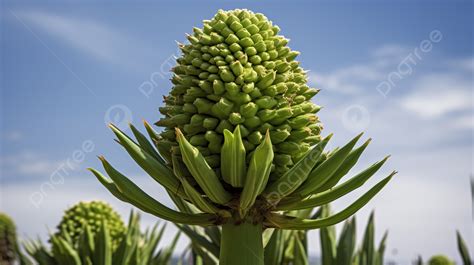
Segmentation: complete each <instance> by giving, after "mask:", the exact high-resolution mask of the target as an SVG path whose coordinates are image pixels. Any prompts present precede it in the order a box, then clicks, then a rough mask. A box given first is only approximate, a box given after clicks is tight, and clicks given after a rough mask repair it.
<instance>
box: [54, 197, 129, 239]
mask: <svg viewBox="0 0 474 265" xmlns="http://www.w3.org/2000/svg"><path fill="white" fill-rule="evenodd" d="M103 222H107V226H108V228H109V231H110V237H111V239H112V244H113V246H117V245H118V243H120V242H118V239H120V238H121V237H122V235H123V234H124V233H125V230H126V229H125V225H124V223H123V221H122V218H121V217H120V216H119V214H118V213H117V212H116V211H115V210H114V209H112V207H111V206H110V205H109V204H107V203H105V202H101V201H91V202H80V203H78V204H76V205H74V206H73V207H71V208H69V209H68V210H66V211H65V212H64V215H63V217H62V220H61V222H60V223H59V224H58V226H57V229H58V232H57V235H65V234H67V235H68V236H69V237H70V238H71V240H72V242H74V243H75V242H77V241H78V240H79V236H80V234H81V233H82V231H83V230H84V225H85V224H87V225H88V226H89V228H90V230H91V232H92V234H96V233H97V232H98V231H99V230H100V228H101V227H102V223H103Z"/></svg>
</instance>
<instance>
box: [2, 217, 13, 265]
mask: <svg viewBox="0 0 474 265" xmlns="http://www.w3.org/2000/svg"><path fill="white" fill-rule="evenodd" d="M16 246H17V238H16V227H15V223H14V222H13V220H12V219H11V218H10V217H9V216H8V215H6V214H4V213H0V264H13V261H14V260H15V257H16V254H15V252H16Z"/></svg>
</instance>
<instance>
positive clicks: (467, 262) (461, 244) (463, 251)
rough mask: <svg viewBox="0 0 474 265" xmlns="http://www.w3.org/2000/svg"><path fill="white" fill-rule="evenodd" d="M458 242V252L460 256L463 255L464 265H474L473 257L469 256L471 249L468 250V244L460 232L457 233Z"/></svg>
mask: <svg viewBox="0 0 474 265" xmlns="http://www.w3.org/2000/svg"><path fill="white" fill-rule="evenodd" d="M456 240H457V243H458V250H459V254H460V255H461V259H462V262H463V265H472V259H471V255H470V254H469V249H468V248H467V244H466V242H465V241H464V239H463V238H462V236H461V233H459V231H456Z"/></svg>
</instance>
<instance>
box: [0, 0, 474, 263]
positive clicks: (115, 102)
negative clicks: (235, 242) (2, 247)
mask: <svg viewBox="0 0 474 265" xmlns="http://www.w3.org/2000/svg"><path fill="white" fill-rule="evenodd" d="M220 8H221V9H232V8H248V9H251V10H254V11H257V12H262V13H264V14H266V15H267V17H269V18H270V19H271V20H272V21H273V22H274V23H275V24H277V25H279V26H280V28H281V29H282V31H281V33H282V34H283V35H285V36H287V37H288V38H290V39H291V41H290V44H289V45H290V47H291V48H292V49H295V50H298V51H300V52H301V55H300V57H299V60H300V61H301V63H302V66H303V67H304V68H305V69H307V70H309V71H310V72H309V75H310V83H311V85H313V86H315V87H318V88H321V89H322V92H321V93H320V94H318V96H316V97H315V99H314V100H315V102H317V103H318V104H319V105H322V106H324V108H323V110H322V111H321V112H320V114H321V115H320V116H321V120H322V121H323V123H324V124H325V130H324V131H325V132H324V133H325V134H329V133H330V132H335V137H334V138H333V139H334V143H333V144H332V146H331V147H336V146H337V145H338V144H341V143H343V142H344V141H347V140H348V139H349V138H350V137H351V136H353V135H355V134H356V133H358V132H360V131H366V136H365V137H371V138H373V142H372V144H371V146H370V147H369V149H368V150H367V151H366V155H365V157H364V159H362V161H361V163H360V166H359V168H356V170H359V169H361V168H362V167H363V166H364V165H368V164H369V163H371V162H373V161H375V160H377V159H379V158H381V157H383V156H384V155H386V154H391V155H392V158H391V161H390V162H389V163H388V164H387V166H386V167H385V171H383V172H381V174H380V175H378V176H377V177H378V178H380V177H382V176H383V175H384V174H386V173H388V172H389V171H391V170H393V169H396V170H398V171H399V172H400V173H399V175H398V176H397V177H396V178H395V179H394V180H393V181H392V183H390V185H389V186H388V187H387V188H386V190H384V191H383V192H382V193H381V194H380V196H378V197H377V198H376V199H375V200H374V201H373V202H372V203H370V204H369V205H368V206H367V207H366V208H365V209H364V210H363V211H361V212H360V214H358V218H359V224H360V225H362V224H363V223H364V222H365V219H366V216H367V215H368V213H369V212H370V211H371V210H372V209H375V210H376V217H377V219H376V220H377V229H378V232H379V236H380V235H381V233H382V231H383V230H384V229H388V230H389V231H390V236H389V247H388V255H389V257H390V258H391V259H393V260H404V261H406V260H409V259H411V258H413V257H414V256H415V255H416V254H418V253H421V254H423V255H424V256H425V257H428V256H430V255H432V254H435V253H440V252H441V253H446V254H449V255H450V256H451V257H452V258H456V259H458V255H457V251H456V245H455V229H460V230H461V232H462V233H463V234H464V235H465V237H466V240H467V241H468V242H469V243H470V244H471V246H472V244H473V243H474V242H473V241H472V219H471V216H472V215H471V209H472V208H471V199H470V198H471V197H470V190H469V175H470V174H471V173H472V172H473V168H472V165H473V164H474V163H473V162H474V160H473V157H472V153H473V152H472V150H473V149H472V148H473V146H472V144H473V129H474V121H473V117H474V116H473V103H474V98H473V71H474V64H473V62H474V61H473V59H474V54H473V48H472V47H473V28H472V27H473V26H472V25H473V23H472V22H473V4H472V2H468V1H430V2H428V1H398V2H397V1H394V2H391V3H382V2H381V1H380V2H379V1H366V2H360V3H357V4H350V3H349V2H343V1H336V2H329V1H316V2H312V1H272V2H271V5H270V4H269V2H268V1H239V2H237V1H200V2H199V4H196V3H194V2H190V1H174V2H156V3H155V2H153V3H152V2H151V1H150V2H148V1H139V2H131V1H130V2H126V1H118V2H117V1H114V2H93V1H85V2H81V3H79V2H76V1H67V2H59V1H46V2H45V1H44V2H38V1H31V2H30V1H2V8H1V15H0V21H1V32H2V37H1V63H2V64H1V78H2V79H1V93H2V94H1V97H0V99H1V113H0V114H1V138H0V141H1V146H0V147H1V150H0V151H1V153H0V167H1V173H2V174H1V175H2V186H1V187H2V190H1V193H2V194H1V209H2V211H7V212H9V213H10V214H11V215H12V216H13V217H15V218H16V219H17V222H18V227H19V230H20V234H22V235H25V234H28V235H30V236H33V235H35V234H41V235H45V234H46V229H45V226H48V227H50V228H53V227H54V225H55V224H56V223H57V221H58V220H59V217H60V215H61V211H62V210H63V209H64V208H66V207H67V206H69V205H72V204H73V203H74V202H75V201H77V200H80V199H84V200H90V199H94V198H101V199H106V200H108V201H110V202H111V203H113V204H114V206H116V207H117V208H118V209H119V210H120V211H121V212H122V213H123V214H124V215H126V213H127V211H128V209H129V207H128V206H126V205H123V204H121V203H120V202H118V201H116V200H115V199H113V198H112V197H111V196H110V195H108V194H107V192H105V191H104V189H102V188H101V187H100V185H99V184H98V183H97V182H96V181H95V179H94V178H93V177H91V176H90V175H89V174H88V173H87V172H86V171H85V168H87V167H90V166H93V167H98V166H99V163H98V161H97V159H96V155H100V154H104V155H106V156H107V157H108V158H109V159H110V160H111V161H113V162H114V164H116V165H118V166H120V168H121V170H122V171H124V172H127V173H128V174H129V175H130V176H133V177H134V178H135V179H136V180H137V181H138V182H139V183H142V184H143V185H144V186H145V188H146V189H148V190H149V191H150V192H151V193H154V194H156V196H159V197H160V198H162V199H163V200H164V201H167V202H169V200H168V199H166V198H164V197H163V193H162V190H160V189H159V188H158V187H157V185H154V183H153V182H150V180H149V179H148V178H147V177H146V176H145V174H144V173H143V172H142V171H140V170H139V168H137V167H136V166H135V165H134V164H133V163H132V162H131V161H130V160H129V159H128V157H127V155H126V154H125V153H124V152H122V150H121V149H120V147H119V146H117V145H116V144H115V143H114V142H113V140H112V134H111V133H110V131H109V130H108V129H107V128H106V126H105V123H106V122H110V121H114V122H118V123H119V124H126V122H128V121H130V122H133V123H134V124H137V125H140V123H141V120H142V119H145V120H148V121H156V120H157V119H158V118H159V113H158V107H159V106H160V105H161V97H162V95H163V94H166V93H167V91H168V89H169V88H170V82H169V80H168V79H169V77H170V75H169V72H168V70H169V68H170V67H171V66H172V65H173V64H174V62H173V60H172V58H173V56H178V55H179V53H178V51H177V46H176V42H175V41H180V42H184V40H185V37H184V36H185V35H184V34H185V33H186V32H191V31H192V27H194V26H200V25H201V21H202V20H203V19H208V18H210V17H212V16H213V14H214V13H215V12H216V11H217V10H218V9H220ZM58 169H62V170H63V171H62V172H63V173H62V176H63V178H60V179H58V178H54V177H53V178H52V177H51V176H56V177H57V176H58V175H54V173H55V172H56V173H57V172H58ZM374 181H375V180H374ZM372 183H373V182H372ZM357 194H360V193H356V194H354V195H353V196H347V198H344V199H343V200H342V201H341V202H339V203H336V204H335V206H334V207H335V208H339V209H340V208H341V207H343V206H344V205H347V203H348V202H349V201H350V200H351V199H353V198H354V197H355V196H356V195H357ZM32 217H34V218H32ZM145 220H146V222H148V223H150V222H151V221H152V220H153V218H152V217H150V216H146V218H145ZM313 235H314V238H315V239H316V235H317V232H313ZM415 235H416V236H415ZM433 238H435V239H436V240H433ZM314 241H317V240H314ZM182 245H184V243H182ZM317 252H318V250H317V242H315V244H314V248H313V250H312V253H314V254H317Z"/></svg>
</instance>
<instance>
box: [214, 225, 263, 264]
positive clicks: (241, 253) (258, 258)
mask: <svg viewBox="0 0 474 265" xmlns="http://www.w3.org/2000/svg"><path fill="white" fill-rule="evenodd" d="M219 261H220V262H219V264H220V265H243V264H245V265H263V264H264V262H263V242H262V224H256V225H254V224H251V223H248V222H245V223H241V224H238V225H235V224H233V223H232V222H229V223H227V224H224V225H223V226H222V238H221V252H220V258H219Z"/></svg>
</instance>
